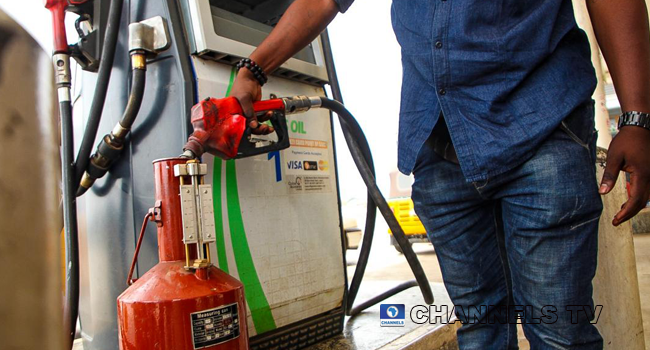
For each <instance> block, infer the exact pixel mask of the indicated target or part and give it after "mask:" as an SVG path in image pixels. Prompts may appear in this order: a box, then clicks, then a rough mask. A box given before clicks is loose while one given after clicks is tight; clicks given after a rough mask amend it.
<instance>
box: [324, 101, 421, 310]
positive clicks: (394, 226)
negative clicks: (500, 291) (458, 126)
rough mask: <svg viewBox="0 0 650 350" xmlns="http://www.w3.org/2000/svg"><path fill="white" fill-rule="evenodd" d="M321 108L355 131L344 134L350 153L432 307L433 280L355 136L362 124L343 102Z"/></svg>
mask: <svg viewBox="0 0 650 350" xmlns="http://www.w3.org/2000/svg"><path fill="white" fill-rule="evenodd" d="M321 107H322V108H326V109H329V110H330V111H333V112H334V113H336V114H337V115H338V116H339V119H342V122H343V123H346V124H347V126H348V127H349V128H350V131H351V132H344V133H343V135H344V136H345V141H346V142H347V144H348V148H349V149H350V153H351V154H352V159H353V160H354V163H355V164H356V166H357V169H358V170H359V173H360V174H361V178H363V181H364V182H365V183H366V187H367V188H368V193H369V194H370V196H372V200H373V201H374V202H375V204H377V208H378V209H379V212H380V213H381V215H382V216H383V217H384V219H385V220H386V223H387V224H388V227H390V229H391V231H392V232H393V237H395V240H396V241H397V243H398V244H399V246H400V247H401V248H402V251H403V252H404V257H405V258H406V261H407V262H408V264H409V266H410V268H411V271H413V275H415V279H416V281H417V284H418V285H419V286H420V291H421V292H422V296H423V297H424V301H425V302H426V303H427V304H432V303H433V292H432V291H431V285H429V280H428V279H427V276H426V274H425V273H424V269H423V268H422V265H421V264H420V260H418V257H417V255H415V252H414V251H413V248H412V247H411V245H410V244H409V241H408V238H406V235H405V234H404V230H403V229H402V226H400V224H399V222H398V221H397V218H395V214H394V213H393V211H392V210H391V209H390V207H389V206H388V202H386V198H384V196H383V195H382V194H381V191H380V190H379V187H377V182H376V180H375V175H374V174H373V171H372V169H370V166H369V165H368V162H367V161H366V157H365V156H364V154H363V151H362V150H361V149H362V148H361V147H360V146H359V143H358V141H364V139H363V138H359V137H355V135H360V134H362V133H363V131H362V130H361V128H360V127H359V124H357V122H356V120H355V119H354V116H352V114H351V113H350V112H349V111H348V110H347V109H346V108H345V106H343V104H341V103H340V102H338V101H334V100H330V99H328V98H321ZM364 148H365V147H364ZM402 290H404V289H396V290H395V293H392V294H390V293H389V294H388V295H387V296H386V298H387V297H390V296H391V295H394V294H396V293H398V292H400V291H402ZM385 294H386V293H385ZM369 306H371V305H368V307H369ZM357 310H358V309H357ZM350 311H351V310H350ZM360 311H362V310H358V312H360Z"/></svg>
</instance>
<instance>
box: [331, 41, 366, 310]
mask: <svg viewBox="0 0 650 350" xmlns="http://www.w3.org/2000/svg"><path fill="white" fill-rule="evenodd" d="M321 42H322V45H323V56H324V58H325V66H326V68H327V76H328V79H329V83H330V87H331V88H332V97H334V100H336V101H339V102H340V103H341V104H342V103H343V94H342V93H341V88H340V85H339V80H338V75H337V74H336V66H335V65H334V57H333V55H332V46H331V44H330V40H329V34H328V32H327V30H325V31H324V32H323V34H321ZM339 121H340V122H341V130H342V131H343V133H344V134H345V133H351V132H352V131H351V130H350V128H349V127H348V125H347V122H345V121H343V119H341V118H339ZM354 124H356V126H357V128H355V129H357V130H361V127H360V126H359V125H358V123H357V121H356V119H354ZM354 137H355V138H357V139H359V140H361V142H360V144H361V146H362V147H363V146H365V147H364V148H362V151H363V155H364V158H365V159H366V161H367V162H368V166H369V167H370V169H371V170H372V174H373V176H375V165H374V162H373V159H372V153H371V152H370V146H369V145H368V140H367V139H366V135H365V134H364V133H363V132H361V133H357V134H355V135H354ZM376 221H377V205H376V204H375V202H374V201H373V200H372V196H371V195H370V193H368V197H367V199H366V224H365V230H364V231H363V232H364V233H363V238H362V242H361V248H360V251H359V258H358V259H357V264H356V265H357V266H356V268H355V269H354V276H353V277H352V282H351V283H350V285H349V288H348V291H347V298H346V305H345V312H346V314H347V315H348V316H350V315H351V314H350V312H351V310H352V307H353V305H354V300H355V299H356V297H357V294H358V293H359V288H360V287H361V281H362V280H363V275H364V274H365V272H366V266H368V259H369V258H370V250H371V249H372V240H373V238H374V233H375V223H376Z"/></svg>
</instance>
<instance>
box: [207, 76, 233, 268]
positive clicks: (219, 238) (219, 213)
mask: <svg viewBox="0 0 650 350" xmlns="http://www.w3.org/2000/svg"><path fill="white" fill-rule="evenodd" d="M236 75H237V70H236V69H235V68H234V67H233V69H232V70H231V71H230V80H229V82H228V88H227V89H226V97H228V96H230V90H232V85H233V84H234V82H235V76H236ZM222 167H223V161H222V160H221V158H219V157H214V164H213V166H212V198H213V207H214V226H215V232H216V237H215V239H216V242H215V244H216V245H217V259H218V260H219V268H220V269H222V270H223V271H225V272H226V273H230V271H229V270H230V269H229V268H228V255H227V253H226V251H227V249H226V240H225V239H224V230H223V208H222V205H221V168H222Z"/></svg>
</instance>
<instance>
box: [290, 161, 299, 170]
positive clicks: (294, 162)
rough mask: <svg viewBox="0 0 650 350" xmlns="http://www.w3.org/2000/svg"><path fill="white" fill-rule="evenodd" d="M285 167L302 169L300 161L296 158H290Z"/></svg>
mask: <svg viewBox="0 0 650 350" xmlns="http://www.w3.org/2000/svg"><path fill="white" fill-rule="evenodd" d="M287 167H288V168H289V169H290V170H302V162H301V161H298V160H291V161H288V162H287Z"/></svg>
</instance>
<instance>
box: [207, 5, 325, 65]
mask: <svg viewBox="0 0 650 350" xmlns="http://www.w3.org/2000/svg"><path fill="white" fill-rule="evenodd" d="M292 2H293V1H292V0H240V1H236V0H210V5H211V11H212V18H213V24H214V31H215V33H216V34H217V35H219V36H221V37H224V38H228V39H232V40H236V41H238V42H242V43H246V44H249V45H252V46H258V45H259V44H261V43H262V41H264V39H265V38H266V37H267V36H268V35H269V33H271V30H272V29H273V26H275V25H276V24H277V22H278V21H279V20H280V17H282V14H283V13H284V11H286V9H287V7H289V5H291V3H292ZM293 57H294V58H296V59H299V60H301V61H305V62H309V63H314V64H315V63H316V59H315V56H314V50H313V48H312V47H311V44H310V45H308V46H307V47H305V48H304V49H302V50H301V51H300V52H298V53H297V54H296V55H294V56H293Z"/></svg>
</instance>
